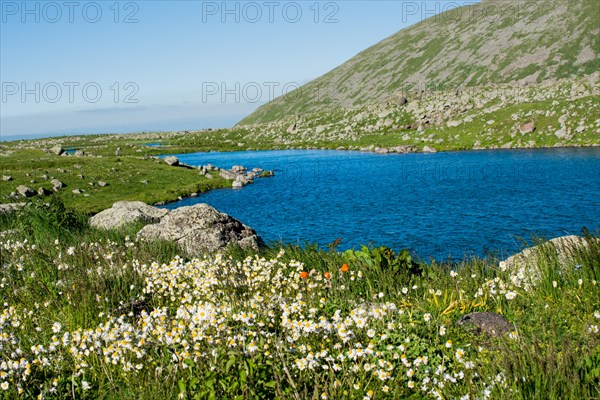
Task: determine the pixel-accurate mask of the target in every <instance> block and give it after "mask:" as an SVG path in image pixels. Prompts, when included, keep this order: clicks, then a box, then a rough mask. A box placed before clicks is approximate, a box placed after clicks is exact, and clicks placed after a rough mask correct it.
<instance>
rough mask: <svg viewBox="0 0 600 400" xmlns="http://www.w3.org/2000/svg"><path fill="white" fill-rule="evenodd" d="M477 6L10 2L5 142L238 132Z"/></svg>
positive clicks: (3, 59)
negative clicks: (413, 30)
mask: <svg viewBox="0 0 600 400" xmlns="http://www.w3.org/2000/svg"><path fill="white" fill-rule="evenodd" d="M474 3H476V1H474V0H472V1H410V2H409V1H367V0H361V1H335V2H334V1H319V2H317V1H312V0H311V1H296V2H290V1H268V0H266V1H256V2H253V1H229V2H223V1H214V2H213V1H152V0H149V1H148V0H145V1H137V2H136V1H134V2H127V1H120V2H117V1H114V0H111V1H96V2H88V1H73V2H63V1H62V0H61V1H56V2H47V1H28V2H22V1H6V0H1V1H0V4H1V12H2V15H1V18H2V20H1V25H0V29H1V31H0V75H1V82H2V99H1V103H0V105H1V108H2V109H1V115H0V118H1V120H0V123H1V125H0V128H1V129H0V134H1V135H2V136H3V137H6V136H8V135H32V134H36V135H37V134H57V133H105V132H117V133H121V132H138V131H159V130H183V129H190V130H191V129H201V128H205V127H227V126H232V125H233V124H235V123H236V122H237V121H239V120H240V119H241V118H242V117H244V116H245V115H247V114H249V113H251V112H252V111H253V110H254V109H256V107H258V106H259V105H260V104H263V103H265V102H266V101H268V100H269V99H270V97H271V96H272V95H275V96H279V95H281V94H282V91H283V87H284V86H285V85H287V87H288V88H291V87H294V86H296V85H300V84H303V83H306V82H308V81H310V80H312V79H314V78H316V77H318V76H320V75H322V74H324V73H326V72H327V71H329V70H331V69H332V68H335V67H336V66H338V65H340V64H341V63H343V62H344V61H346V60H348V59H350V58H351V57H353V56H354V55H356V54H357V53H358V52H360V51H362V50H364V49H366V48H368V47H369V46H371V45H373V44H375V43H377V42H379V41H380V40H382V39H384V38H386V37H388V36H390V35H392V34H394V33H396V32H397V31H399V30H400V29H402V28H404V27H406V26H408V25H411V24H414V23H416V22H418V21H420V20H422V19H424V18H426V17H430V16H433V15H434V14H436V13H439V12H442V11H445V10H447V9H449V8H453V7H456V6H459V5H466V4H474ZM223 89H225V90H227V92H224V91H223Z"/></svg>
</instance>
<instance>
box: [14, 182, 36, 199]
mask: <svg viewBox="0 0 600 400" xmlns="http://www.w3.org/2000/svg"><path fill="white" fill-rule="evenodd" d="M17 193H18V194H20V195H21V196H23V197H33V196H35V192H34V191H33V189H31V188H30V187H27V186H25V185H19V186H17Z"/></svg>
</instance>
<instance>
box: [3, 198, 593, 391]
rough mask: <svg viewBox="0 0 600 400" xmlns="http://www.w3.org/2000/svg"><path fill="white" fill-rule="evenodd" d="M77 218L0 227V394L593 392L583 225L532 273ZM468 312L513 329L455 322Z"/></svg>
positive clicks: (25, 219)
mask: <svg viewBox="0 0 600 400" xmlns="http://www.w3.org/2000/svg"><path fill="white" fill-rule="evenodd" d="M81 217H82V216H81V214H78V213H76V212H72V211H69V210H68V209H65V208H62V207H61V205H60V203H59V202H55V203H53V204H52V205H51V206H45V205H43V204H41V203H40V204H38V205H36V206H32V207H28V208H26V209H25V210H24V211H23V212H21V213H20V214H19V215H18V216H15V217H10V218H7V217H3V219H2V220H0V227H1V228H2V229H3V230H5V229H9V228H12V229H15V230H14V231H13V232H12V233H10V234H8V235H4V236H2V237H1V238H0V246H1V250H2V268H1V269H0V281H1V283H0V298H2V299H3V306H2V313H1V314H0V338H1V339H2V342H0V343H2V346H1V347H0V360H1V361H0V385H4V386H3V387H2V388H3V389H4V388H5V387H6V386H8V387H7V388H6V390H0V398H6V399H12V398H17V397H19V398H36V397H37V396H38V395H40V394H42V396H43V397H44V398H56V399H72V398H78V399H79V398H81V399H97V398H110V399H155V398H164V399H175V398H190V399H192V398H199V399H204V398H215V399H218V398H227V399H236V398H239V399H247V398H253V399H254V398H263V399H309V398H322V396H326V397H327V398H330V399H332V398H335V399H343V398H348V399H363V398H364V397H365V396H367V397H369V396H370V398H373V399H386V398H389V399H397V398H432V397H434V396H433V392H432V390H435V391H437V392H438V394H439V395H440V396H442V398H460V397H462V396H465V395H467V394H469V395H470V396H471V397H470V398H480V397H483V396H485V394H486V393H487V392H489V396H490V398H493V399H566V398H577V399H593V398H597V397H598V396H599V395H600V364H599V361H600V343H599V333H598V326H599V325H600V291H599V290H598V283H597V281H598V279H600V242H599V241H598V238H597V236H596V237H593V236H591V235H589V234H588V236H587V239H586V240H587V243H588V246H587V248H584V249H582V250H579V251H576V252H574V253H573V254H572V257H571V258H569V260H568V261H560V260H559V259H558V258H557V257H556V256H555V255H553V253H552V252H551V251H550V250H551V249H550V248H548V247H544V246H543V247H542V249H543V250H542V252H541V255H540V257H539V258H538V259H537V262H536V264H535V268H533V269H531V270H529V269H527V268H525V269H519V268H516V269H512V270H511V269H509V270H503V268H502V266H499V264H498V261H497V260H494V259H491V258H489V259H466V260H464V261H462V262H459V263H435V262H430V263H426V262H423V261H418V260H415V259H414V257H411V256H410V254H409V253H408V252H403V253H400V254H393V253H392V252H391V251H390V250H389V249H385V248H377V249H373V248H366V247H365V248H362V249H360V250H356V251H347V252H343V253H342V252H338V251H336V249H335V244H332V245H331V246H329V247H328V248H324V249H323V248H318V247H316V246H312V245H306V246H302V247H299V246H286V245H282V244H274V245H272V246H271V247H269V248H267V249H265V250H263V251H262V252H261V254H259V255H255V254H252V253H249V252H245V251H242V250H239V249H237V250H236V249H231V250H229V252H228V253H226V254H224V255H223V256H218V255H214V254H210V255H207V256H206V257H204V258H201V259H198V260H186V259H181V258H178V257H176V255H177V253H178V249H177V248H176V247H175V246H174V245H172V244H169V243H162V242H156V243H145V242H138V241H137V240H136V239H135V232H136V231H137V230H138V229H139V226H130V227H127V228H125V229H124V230H121V231H118V232H105V231H98V230H94V229H92V228H90V227H89V226H87V224H86V223H85V219H82V218H81ZM55 239H56V241H55ZM423 256H426V255H423ZM269 260H270V261H269ZM344 264H347V265H348V267H347V271H346V270H345V269H344V268H342V267H343V265H344ZM513 295H514V296H513ZM473 311H492V312H497V313H500V314H502V315H504V316H505V317H506V318H507V319H508V320H509V321H510V322H511V323H513V324H514V331H513V332H512V333H511V335H507V336H504V337H499V338H489V337H486V336H477V335H474V334H473V333H469V332H467V331H463V330H462V329H461V328H459V327H457V326H456V325H455V322H456V321H457V320H458V319H459V318H460V317H461V316H462V315H464V314H466V313H468V312H473ZM194 316H195V317H194ZM359 320H363V321H362V322H360V321H359ZM363 323H364V326H363V325H362V324H363ZM298 324H301V325H298ZM330 324H331V325H330ZM300 326H302V328H300ZM342 328H343V329H344V330H342ZM349 331H352V332H353V333H352V334H349V333H348V332H349ZM359 350H360V351H359ZM357 351H358V353H357ZM342 356H343V357H342ZM329 357H331V358H329ZM15 361H16V363H14V362H15ZM425 361H426V362H425ZM436 371H441V372H440V373H439V374H438V373H436ZM377 374H381V377H379V375H377ZM411 382H412V383H411ZM436 382H443V385H438V384H437V383H436ZM413 383H414V387H411V386H412V385H413ZM422 386H425V389H423V388H422ZM19 392H20V393H19Z"/></svg>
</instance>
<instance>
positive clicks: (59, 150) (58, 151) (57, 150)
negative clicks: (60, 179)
mask: <svg viewBox="0 0 600 400" xmlns="http://www.w3.org/2000/svg"><path fill="white" fill-rule="evenodd" d="M50 151H51V152H52V153H54V154H56V155H57V156H60V155H62V154H63V153H64V152H65V149H63V148H62V147H60V146H54V147H53V148H51V149H50Z"/></svg>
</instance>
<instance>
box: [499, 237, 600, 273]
mask: <svg viewBox="0 0 600 400" xmlns="http://www.w3.org/2000/svg"><path fill="white" fill-rule="evenodd" d="M592 240H597V239H592ZM587 246H588V241H587V240H586V239H585V238H583V237H581V236H576V235H570V236H560V237H557V238H554V239H551V240H549V241H547V242H545V243H542V244H539V245H537V246H532V247H528V248H526V249H524V250H523V251H521V252H520V253H517V254H515V255H513V256H510V257H508V258H507V259H506V260H504V261H503V267H504V268H506V269H513V270H514V269H518V268H527V269H530V270H532V272H534V271H533V270H537V269H538V265H539V263H540V259H542V258H546V257H550V258H551V259H556V260H557V261H558V263H559V264H560V265H561V267H563V268H565V267H566V266H568V265H570V264H573V265H574V264H576V263H577V254H578V252H579V251H580V250H581V249H584V248H586V247H587ZM533 275H535V274H532V276H533Z"/></svg>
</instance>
